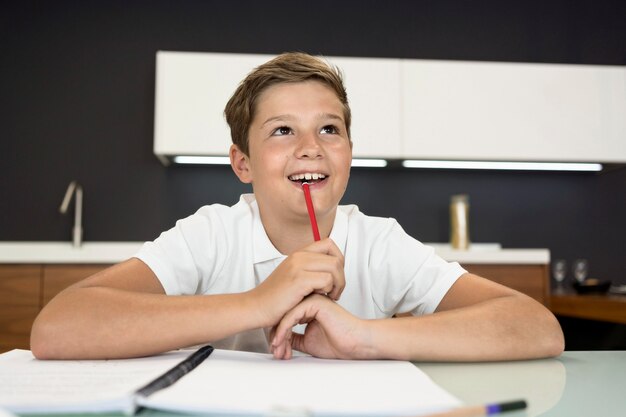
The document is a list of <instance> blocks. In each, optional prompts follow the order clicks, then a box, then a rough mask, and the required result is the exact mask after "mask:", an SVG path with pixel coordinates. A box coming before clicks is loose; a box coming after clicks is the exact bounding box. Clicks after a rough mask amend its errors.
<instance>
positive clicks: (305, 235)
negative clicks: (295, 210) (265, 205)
mask: <svg viewBox="0 0 626 417" xmlns="http://www.w3.org/2000/svg"><path fill="white" fill-rule="evenodd" d="M259 213H260V215H261V222H262V223H263V227H264V228H265V233H267V236H268V237H269V239H270V241H271V242H272V244H273V245H274V247H275V248H276V249H278V251H279V252H280V253H282V254H283V255H287V256H289V255H291V254H292V253H294V252H296V251H298V250H300V249H302V248H303V247H305V246H308V245H310V244H311V243H313V242H314V240H313V231H312V229H311V223H310V222H309V220H308V218H306V219H302V218H297V219H291V220H289V219H283V218H281V219H277V218H275V217H273V216H271V215H266V214H267V213H264V212H263V210H262V209H261V207H259ZM336 213H337V209H336V208H335V209H334V210H333V211H332V212H330V213H328V214H326V215H323V216H319V213H318V217H317V226H318V228H319V232H320V238H322V239H325V238H327V237H328V236H330V232H331V230H332V229H333V224H334V222H335V215H336Z"/></svg>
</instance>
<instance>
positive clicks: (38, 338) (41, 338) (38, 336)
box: [30, 318, 53, 359]
mask: <svg viewBox="0 0 626 417" xmlns="http://www.w3.org/2000/svg"><path fill="white" fill-rule="evenodd" d="M45 334H46V331H45V326H44V325H42V324H41V323H40V320H39V318H37V320H35V323H33V327H32V328H31V330H30V351H31V352H32V354H33V356H34V357H35V358H37V359H53V358H52V356H51V352H50V351H49V349H48V346H49V343H48V342H47V338H46V336H45Z"/></svg>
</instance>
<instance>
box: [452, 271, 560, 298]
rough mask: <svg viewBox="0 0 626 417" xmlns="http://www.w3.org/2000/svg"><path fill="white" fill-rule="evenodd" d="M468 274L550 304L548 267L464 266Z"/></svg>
mask: <svg viewBox="0 0 626 417" xmlns="http://www.w3.org/2000/svg"><path fill="white" fill-rule="evenodd" d="M463 267H464V268H465V269H467V270H468V272H471V273H472V274H476V275H480V276H481V277H483V278H488V279H490V280H492V281H495V282H497V283H499V284H502V285H506V286H507V287H509V288H513V289H514V290H517V291H519V292H521V293H524V294H526V295H528V296H530V297H532V298H534V299H535V300H537V301H539V302H540V303H542V304H543V305H548V304H549V293H550V288H549V285H550V281H549V275H548V266H547V265H485V264H473V265H472V264H467V265H463Z"/></svg>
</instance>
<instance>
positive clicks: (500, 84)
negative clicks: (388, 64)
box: [402, 60, 626, 162]
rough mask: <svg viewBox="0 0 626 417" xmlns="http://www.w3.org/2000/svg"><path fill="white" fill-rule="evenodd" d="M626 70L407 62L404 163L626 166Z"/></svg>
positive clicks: (485, 63)
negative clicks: (517, 162) (410, 160)
mask: <svg viewBox="0 0 626 417" xmlns="http://www.w3.org/2000/svg"><path fill="white" fill-rule="evenodd" d="M625 78H626V71H625V70H624V68H623V67H609V66H585V65H562V64H558V65H557V64H514V63H488V62H455V61H430V60H405V61H403V62H402V86H403V88H402V108H403V110H404V112H403V121H402V126H403V127H402V131H403V140H404V151H405V157H406V158H423V159H461V160H462V159H466V160H467V159H469V160H510V161H515V160H523V161H581V162H582V161H593V162H624V161H626V86H625V83H624V82H625Z"/></svg>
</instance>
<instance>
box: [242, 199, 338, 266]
mask: <svg viewBox="0 0 626 417" xmlns="http://www.w3.org/2000/svg"><path fill="white" fill-rule="evenodd" d="M244 198H245V200H246V201H247V202H248V204H249V205H250V209H251V210H252V245H253V251H254V257H253V258H254V263H255V264H257V263H261V262H265V261H269V260H272V259H278V258H284V257H285V255H283V254H282V253H280V252H279V251H278V249H276V247H274V245H273V244H272V242H271V241H270V238H269V237H268V236H267V233H266V232H265V228H264V227H263V223H262V222H261V214H260V213H259V206H258V204H257V202H256V199H254V197H253V196H252V195H250V197H248V196H247V195H246V196H245V197H244ZM330 238H331V239H332V240H333V241H334V242H335V244H336V245H337V247H339V250H341V253H342V254H343V255H344V256H345V254H346V241H347V240H348V215H347V214H346V213H344V212H343V211H342V210H341V209H340V208H339V207H337V213H336V214H335V222H334V224H333V230H332V231H331V232H330Z"/></svg>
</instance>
